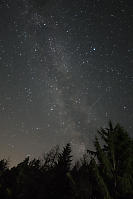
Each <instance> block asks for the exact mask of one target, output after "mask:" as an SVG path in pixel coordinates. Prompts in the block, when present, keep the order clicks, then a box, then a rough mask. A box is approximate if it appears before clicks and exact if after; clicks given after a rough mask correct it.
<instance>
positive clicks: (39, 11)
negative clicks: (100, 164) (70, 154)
mask: <svg viewBox="0 0 133 199" xmlns="http://www.w3.org/2000/svg"><path fill="white" fill-rule="evenodd" d="M132 4H133V3H132V2H131V1H123V0H118V1H116V0H112V1H103V0H73V1H69V0H49V1H48V0H38V1H37V0H33V1H31V0H16V1H11V0H1V1H0V157H1V158H3V157H6V158H8V157H9V159H10V160H11V164H15V163H17V162H18V161H21V160H22V159H24V157H26V155H27V154H28V155H30V156H31V157H36V156H40V155H41V154H42V153H43V152H45V151H48V150H49V149H50V148H51V147H53V146H55V145H56V144H59V145H61V146H62V145H63V144H65V143H67V142H70V143H71V145H72V147H73V150H74V154H75V156H79V155H81V154H83V153H84V151H85V150H86V148H87V147H88V146H90V147H91V146H92V142H93V139H94V136H95V135H96V130H97V129H98V128H99V127H100V126H103V127H104V126H106V125H107V122H108V121H109V119H111V120H112V121H113V122H114V123H116V122H120V123H121V124H122V125H123V126H124V127H125V128H126V129H127V131H128V132H129V133H130V134H132V129H133V126H132V121H133V112H132V109H133V103H132V102H133V66H132V64H133V37H132V35H133V26H132V25H133V14H132V9H133V5H132Z"/></svg>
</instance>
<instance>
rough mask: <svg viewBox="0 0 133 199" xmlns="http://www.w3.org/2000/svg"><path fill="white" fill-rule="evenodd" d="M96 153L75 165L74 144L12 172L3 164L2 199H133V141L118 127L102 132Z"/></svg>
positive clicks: (0, 168) (89, 153) (0, 173)
mask: <svg viewBox="0 0 133 199" xmlns="http://www.w3.org/2000/svg"><path fill="white" fill-rule="evenodd" d="M94 149H95V150H94V151H91V150H89V149H88V150H87V153H86V155H84V156H83V158H82V159H81V160H80V161H78V162H76V163H75V164H74V165H73V164H72V151H71V145H70V144H67V145H66V146H65V147H64V148H63V149H62V150H59V147H55V148H53V149H52V150H51V151H50V152H49V153H47V154H46V155H45V157H44V158H43V159H41V160H40V159H33V160H30V159H29V158H26V159H25V160H24V161H23V162H21V163H20V164H18V165H17V166H15V167H13V168H11V169H9V167H8V162H7V161H6V160H1V161H0V198H1V199H30V198H32V199H54V198H58V199H133V139H132V138H131V137H130V136H129V135H128V133H127V132H126V131H125V130H124V129H123V128H122V127H121V126H120V125H119V124H117V125H116V126H115V127H113V126H112V123H111V122H109V127H108V128H105V129H104V128H101V129H100V130H98V134H97V137H96V138H95V140H94Z"/></svg>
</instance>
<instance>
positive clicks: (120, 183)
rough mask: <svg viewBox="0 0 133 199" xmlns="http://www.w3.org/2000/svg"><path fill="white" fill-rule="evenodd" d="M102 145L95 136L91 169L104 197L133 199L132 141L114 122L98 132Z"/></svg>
mask: <svg viewBox="0 0 133 199" xmlns="http://www.w3.org/2000/svg"><path fill="white" fill-rule="evenodd" d="M98 134H99V135H100V138H101V141H102V142H103V146H101V145H100V141H99V139H98V138H97V137H96V138H95V142H94V146H95V151H90V150H88V153H89V154H90V155H91V157H92V160H91V164H92V165H93V166H92V168H93V169H92V171H93V174H94V177H95V180H96V183H97V185H98V189H99V190H100V194H101V197H104V198H105V199H111V198H113V199H127V198H128V199H129V198H133V171H132V168H133V156H132V154H133V141H132V139H131V138H130V137H129V135H128V133H127V132H126V131H125V130H124V129H123V128H122V127H121V126H120V125H119V124H117V125H116V126H115V127H113V125H112V123H111V122H109V128H105V129H103V128H101V129H100V130H99V131H98Z"/></svg>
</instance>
